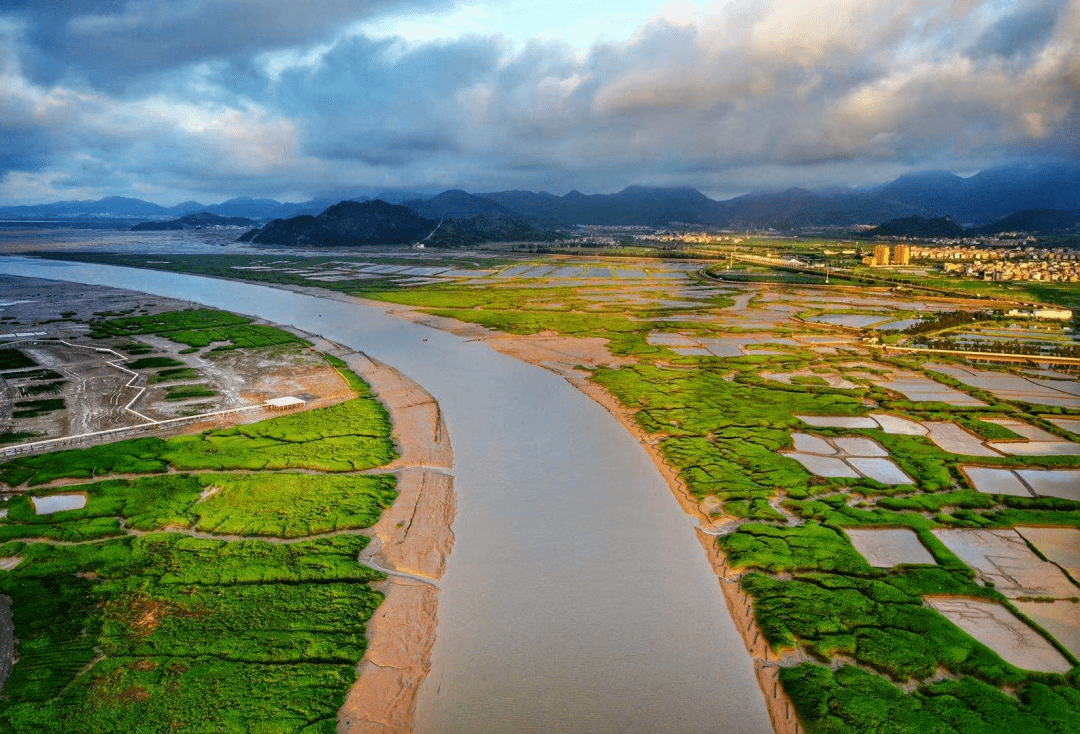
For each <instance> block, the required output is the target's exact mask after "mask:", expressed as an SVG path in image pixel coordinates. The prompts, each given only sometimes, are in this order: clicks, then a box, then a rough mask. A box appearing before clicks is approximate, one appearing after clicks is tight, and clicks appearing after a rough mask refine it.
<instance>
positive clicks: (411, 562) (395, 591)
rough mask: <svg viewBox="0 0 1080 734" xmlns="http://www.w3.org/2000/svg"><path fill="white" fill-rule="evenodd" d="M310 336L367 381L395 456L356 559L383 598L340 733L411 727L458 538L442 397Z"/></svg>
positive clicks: (369, 629) (371, 624) (340, 720)
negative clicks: (384, 495) (383, 500)
mask: <svg viewBox="0 0 1080 734" xmlns="http://www.w3.org/2000/svg"><path fill="white" fill-rule="evenodd" d="M313 342H315V346H316V348H317V349H319V350H320V351H323V352H326V353H328V354H332V355H334V356H336V357H338V358H340V359H342V360H344V361H345V363H346V364H347V365H348V366H349V368H350V369H352V370H353V371H354V372H356V373H357V374H359V375H360V376H362V377H363V378H364V379H365V380H366V381H367V382H368V384H369V385H371V387H372V390H373V391H374V392H375V395H376V397H378V399H379V400H380V401H381V402H382V403H383V405H384V406H385V407H386V409H387V412H389V414H390V419H391V421H392V423H393V434H392V435H393V438H394V443H395V446H396V448H397V451H398V454H399V457H398V458H397V459H396V460H395V461H394V462H392V463H391V464H389V465H387V466H386V467H383V468H384V469H386V470H389V471H393V472H394V473H395V474H396V475H397V478H398V481H397V491H398V497H397V499H396V500H395V501H394V504H393V505H392V506H391V507H389V508H388V509H387V510H386V511H385V512H383V514H382V516H381V517H380V518H379V521H378V522H377V523H376V524H375V525H374V526H372V527H371V528H370V529H369V530H368V531H367V534H368V535H370V536H371V538H372V542H371V543H370V544H369V545H368V547H367V548H365V549H364V552H363V553H362V554H361V556H360V559H359V560H360V562H361V563H369V564H370V565H372V566H375V567H377V568H380V569H385V570H386V572H387V575H388V578H387V579H386V580H385V581H383V582H381V583H380V584H379V585H378V586H377V588H378V589H379V590H380V591H381V592H382V593H384V594H385V595H386V598H385V599H384V600H383V603H382V604H380V605H379V608H378V609H377V610H376V611H375V614H374V615H373V616H372V618H371V619H370V620H369V621H368V625H367V640H368V646H367V650H366V651H365V653H364V658H363V660H361V661H360V663H359V665H358V666H357V680H356V682H355V683H354V684H353V686H352V688H351V689H350V690H349V693H348V695H347V696H346V698H345V704H344V705H343V706H342V707H341V709H340V710H339V711H338V731H339V732H348V734H381V733H383V734H384V733H386V732H411V731H412V730H413V717H414V715H415V711H416V696H417V693H418V692H419V689H420V684H421V683H422V682H423V681H424V678H425V677H426V676H427V674H428V671H430V669H431V649H432V646H433V645H434V644H435V635H436V631H437V628H438V625H437V622H438V619H437V614H438V599H439V590H438V587H437V586H436V585H435V583H434V582H436V581H437V580H438V579H439V578H441V577H442V575H443V571H444V569H445V567H446V557H447V556H448V555H449V554H450V549H451V548H452V547H453V544H454V534H453V531H452V530H451V525H452V524H453V521H454V513H455V496H454V480H453V477H452V476H451V475H450V474H449V473H448V472H449V470H450V469H451V468H452V466H453V450H452V448H451V446H450V439H449V436H448V435H447V432H446V425H445V423H444V422H443V418H442V414H441V412H440V410H439V405H438V403H437V402H436V401H435V399H434V398H433V397H432V396H431V395H430V394H429V393H428V392H427V391H426V390H424V389H423V388H422V387H420V385H418V384H417V383H415V382H414V381H412V380H410V379H409V378H407V377H405V376H404V375H402V374H401V373H400V372H398V371H397V370H395V369H393V368H392V367H389V366H387V365H385V364H383V363H381V362H378V361H376V360H373V359H371V358H369V357H367V356H366V355H364V354H361V353H358V352H353V351H351V350H348V349H345V348H344V347H341V346H339V345H337V344H333V343H332V342H328V341H326V340H324V339H322V338H319V337H316V338H314V339H313ZM399 574H400V575H399Z"/></svg>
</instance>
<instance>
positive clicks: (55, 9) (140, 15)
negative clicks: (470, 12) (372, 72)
mask: <svg viewBox="0 0 1080 734" xmlns="http://www.w3.org/2000/svg"><path fill="white" fill-rule="evenodd" d="M441 4H444V3H442V2H440V1H439V0H306V2H294V1H291V0H186V1H185V2H167V3H163V2H156V1H155V0H80V1H79V2H77V3H66V2H35V1H34V0H21V1H19V2H15V3H7V4H6V9H7V11H8V13H7V14H8V15H9V17H12V18H15V19H18V20H19V21H20V22H21V23H22V24H23V26H24V28H25V32H26V33H25V42H26V49H27V54H26V56H27V58H26V62H27V63H26V68H27V71H28V73H29V74H30V76H31V77H32V78H34V79H35V80H36V81H39V82H43V83H46V84H51V83H56V82H60V81H70V80H72V79H77V80H81V81H85V82H88V83H90V84H92V85H94V86H96V87H99V88H105V89H111V90H120V89H124V88H125V86H126V85H127V84H129V83H130V82H131V81H132V80H133V79H137V78H140V77H143V76H145V75H147V74H153V73H159V72H167V71H170V70H174V69H177V68H179V67H183V66H185V65H187V64H192V63H198V62H202V61H207V60H213V59H223V58H244V57H248V56H251V55H254V54H257V53H259V52H262V51H267V50H273V49H280V48H284V47H290V46H296V45H302V44H306V43H310V42H313V41H316V40H320V39H325V38H327V37H330V36H333V35H334V34H336V33H337V32H339V31H340V30H341V29H342V28H343V27H345V26H347V25H348V24H350V23H352V22H356V21H359V20H363V19H369V18H372V17H378V16H379V15H381V14H385V13H390V12H405V11H410V10H415V9H417V8H431V7H438V6H439V5H441Z"/></svg>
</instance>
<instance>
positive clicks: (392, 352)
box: [0, 257, 772, 734]
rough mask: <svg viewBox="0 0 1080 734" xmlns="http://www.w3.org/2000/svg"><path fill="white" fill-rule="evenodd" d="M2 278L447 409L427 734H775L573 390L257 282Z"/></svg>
mask: <svg viewBox="0 0 1080 734" xmlns="http://www.w3.org/2000/svg"><path fill="white" fill-rule="evenodd" d="M0 272H3V273H6V274H10V275H23V276H28V277H37V278H48V279H53V280H66V281H74V282H78V283H87V284H97V285H105V286H113V287H118V288H126V289H130V290H136V291H142V292H146V293H152V294H156V295H161V296H168V297H172V298H182V299H187V300H191V301H195V302H198V303H202V304H206V305H209V306H214V307H217V308H223V309H227V310H230V311H236V312H239V313H244V314H249V315H254V316H259V317H262V318H265V319H268V320H270V321H274V322H277V323H281V324H291V325H294V326H296V327H299V328H301V329H304V330H307V331H309V332H313V333H317V334H321V335H323V336H325V337H327V338H329V339H332V340H334V341H337V342H339V343H342V344H345V345H347V346H349V347H351V348H354V349H358V350H362V351H364V352H366V353H368V354H369V355H371V356H372V357H375V358H376V359H379V360H381V361H383V362H386V363H387V364H390V365H392V366H393V367H396V368H397V369H399V370H401V371H402V372H403V373H405V374H406V375H408V376H409V377H411V378H412V379H414V380H416V381H417V382H419V383H420V384H421V385H423V386H424V387H425V388H426V389H427V390H428V391H429V392H430V393H431V394H432V395H433V396H434V397H435V398H436V399H437V400H438V401H439V403H440V405H441V406H442V411H443V415H444V417H445V419H446V422H447V426H448V428H449V433H450V437H451V440H452V442H453V446H454V454H455V468H454V475H455V490H456V492H457V496H458V512H457V519H456V521H455V524H454V532H455V534H456V541H455V545H454V550H453V553H452V555H451V556H450V559H449V564H448V568H447V572H446V575H445V576H444V577H443V579H442V580H441V581H440V582H439V587H440V589H441V593H440V599H439V630H438V639H437V642H436V645H435V650H434V653H433V664H432V671H431V674H430V675H429V676H428V679H427V681H426V682H425V683H424V685H423V687H422V689H421V693H420V700H419V704H418V712H417V731H418V732H421V734H435V733H436V732H438V733H443V732H461V733H463V734H483V733H485V732H492V733H495V732H499V733H503V732H507V733H508V732H604V733H606V732H620V733H631V732H657V731H670V732H680V733H682V734H687V733H690V732H726V733H727V734H739V733H741V732H747V733H749V732H754V733H757V732H769V731H771V730H772V727H771V725H770V723H769V719H768V714H767V713H766V710H765V704H764V700H763V697H762V694H761V692H760V689H759V688H758V685H757V682H756V680H755V677H754V674H753V669H752V666H751V662H750V658H749V656H748V655H747V653H746V650H745V648H744V646H743V643H742V640H741V638H740V637H739V635H738V632H737V631H736V629H735V626H734V623H733V622H732V621H731V618H730V616H729V614H728V611H727V608H726V606H725V603H724V600H723V596H722V594H721V591H720V588H719V584H718V581H717V579H716V577H715V575H714V573H713V572H712V570H711V568H710V567H709V564H708V561H707V559H706V557H705V554H704V552H703V551H702V549H701V546H700V545H699V543H698V541H697V539H696V538H695V535H694V527H693V522H692V521H691V519H690V518H688V517H687V516H686V515H685V514H684V513H683V511H682V509H681V508H680V507H679V505H678V503H677V502H676V501H675V499H674V498H673V497H672V496H671V493H670V491H669V490H668V488H667V486H666V485H665V483H664V482H663V480H662V478H661V477H660V475H659V473H658V472H657V470H656V468H655V467H654V466H653V465H652V463H651V462H650V461H649V459H648V457H647V456H646V454H645V452H644V451H643V450H642V448H641V447H640V446H639V445H638V443H637V442H636V440H635V439H634V438H633V437H632V436H631V435H630V434H629V433H628V432H627V431H626V430H625V429H623V428H622V427H621V426H620V425H619V424H618V422H617V421H616V420H615V419H614V418H613V417H612V416H611V415H609V414H608V413H607V412H606V411H605V410H604V409H603V408H601V407H600V406H599V405H597V404H596V403H594V402H593V401H592V400H590V399H589V398H587V397H586V396H585V395H583V394H582V393H580V392H579V391H578V390H576V389H575V388H573V387H572V386H571V385H570V384H569V383H567V382H566V381H565V380H563V379H562V378H560V377H558V376H556V375H554V374H552V373H550V372H547V371H545V370H543V369H540V368H538V367H534V366H532V365H529V364H525V363H523V362H519V361H517V360H515V359H512V358H510V357H507V356H504V355H502V354H499V353H497V352H495V351H494V350H492V349H490V348H489V347H487V346H486V345H484V344H481V343H479V342H470V341H467V340H465V339H462V338H460V337H457V336H454V335H451V334H447V333H444V332H440V331H436V330H433V329H430V328H427V327H424V326H420V325H417V324H412V323H409V322H407V321H403V320H401V319H396V318H394V317H391V316H388V315H387V314H385V313H384V312H383V311H382V310H381V309H378V308H372V307H367V306H363V305H359V304H352V303H346V302H342V301H337V300H331V299H324V298H318V297H315V296H309V295H301V294H297V293H292V292H288V291H284V290H278V289H273V288H267V287H263V286H258V285H253V284H248V283H234V282H228V281H222V280H215V279H208V278H200V277H196V276H187V275H177V274H170V273H160V272H150V271H140V270H134V269H128V268H118V267H111V266H101V265H86V264H81V263H62V262H53V261H40V260H33V259H28V258H21V257H3V258H0Z"/></svg>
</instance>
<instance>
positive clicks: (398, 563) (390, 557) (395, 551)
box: [360, 468, 455, 581]
mask: <svg viewBox="0 0 1080 734" xmlns="http://www.w3.org/2000/svg"><path fill="white" fill-rule="evenodd" d="M397 491H398V498H397V499H396V500H395V501H394V504H393V506H391V507H390V508H389V509H387V510H386V511H385V512H383V514H382V517H380V518H379V521H378V522H377V523H375V525H374V526H372V528H371V530H370V534H371V536H372V542H371V544H370V545H369V546H368V547H367V548H365V549H364V552H363V554H362V555H361V557H360V560H361V562H363V561H364V560H365V559H367V558H370V559H372V560H373V561H375V563H376V564H377V565H379V566H381V567H383V568H389V569H394V570H396V571H403V572H405V573H411V574H414V575H416V576H423V577H424V578H428V579H431V580H432V581H437V580H438V579H440V578H442V575H443V571H444V570H445V569H446V557H447V556H448V555H450V549H451V548H452V547H453V545H454V532H453V530H451V529H450V525H451V523H453V521H454V506H455V502H454V499H455V495H454V479H453V477H451V476H449V475H447V474H441V473H438V472H433V471H428V470H426V469H419V468H413V469H405V470H403V471H402V472H401V473H400V474H399V475H398V483H397Z"/></svg>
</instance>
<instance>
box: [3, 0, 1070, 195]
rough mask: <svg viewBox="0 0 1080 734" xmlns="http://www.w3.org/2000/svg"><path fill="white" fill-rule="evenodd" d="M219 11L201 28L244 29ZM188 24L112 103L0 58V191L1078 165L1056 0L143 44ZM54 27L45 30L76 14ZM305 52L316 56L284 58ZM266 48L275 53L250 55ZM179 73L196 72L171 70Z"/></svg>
mask: <svg viewBox="0 0 1080 734" xmlns="http://www.w3.org/2000/svg"><path fill="white" fill-rule="evenodd" d="M248 5H249V6H250V5H252V3H248ZM259 5H260V6H266V3H261V4H259ZM232 6H233V7H234V10H233V11H232V15H230V16H229V18H224V19H221V20H219V21H218V23H217V25H216V26H215V30H214V33H212V34H211V35H215V34H218V29H219V28H224V29H228V28H236V27H237V26H239V25H243V24H244V22H243V20H242V19H241V18H240V16H239V15H237V13H239V11H237V10H235V8H236V7H241V6H238V5H236V4H235V3H233V4H232ZM84 7H85V6H84ZM135 7H136V6H135V5H132V4H124V5H123V6H122V7H120V6H116V5H113V6H112V7H111V8H110V7H109V6H108V5H107V4H105V5H102V6H101V7H99V8H98V9H97V10H95V11H93V13H90V12H89V11H87V14H88V15H95V14H96V16H100V17H103V18H107V19H109V20H108V21H107V22H104V21H103V23H104V27H107V28H111V29H112V30H108V31H101V32H99V33H98V34H97V35H96V36H95V37H96V38H98V39H99V41H98V42H99V43H104V40H101V39H105V38H116V37H118V36H117V34H118V33H119V32H118V31H117V30H116V28H117V27H119V26H118V24H120V23H121V20H120V19H122V18H128V17H129V16H130V17H134V16H133V15H132V14H133V13H134V12H135V11H134V10H133V8H135ZM185 7H187V6H185ZM193 7H196V6H193ZM213 7H217V4H216V3H215V4H214V5H211V4H207V3H203V4H199V5H197V9H198V13H197V14H196V15H197V16H198V17H200V18H204V19H207V18H211V17H213V16H214V14H213V13H212V12H210V9H212V8H213ZM365 7H368V8H369V9H371V8H374V6H373V5H369V6H365ZM380 7H387V6H380ZM323 10H325V11H326V12H325V13H324V14H323V15H324V16H332V15H333V13H334V12H335V11H336V12H340V13H342V14H347V12H346V10H344V9H342V6H341V5H339V4H336V3H327V4H326V5H325V6H324V7H323ZM25 12H26V13H29V12H31V11H29V10H27V11H25ZM184 12H189V11H184ZM190 12H195V11H190ZM305 12H306V13H307V14H308V15H318V12H314V11H305ZM40 17H44V16H40ZM193 17H195V16H190V17H189V16H188V15H184V14H183V13H181V12H180V11H176V12H175V13H173V14H172V15H169V16H168V17H167V18H166V20H165V21H161V22H158V21H155V22H154V23H151V24H150V25H148V26H147V28H150V30H149V31H147V32H146V33H147V36H146V39H143V38H142V37H141V36H140V37H139V38H137V39H135V40H131V41H126V42H125V43H120V44H119V46H118V48H120V52H119V53H118V56H119V57H120V58H130V57H131V55H132V54H135V53H136V52H135V51H133V50H131V49H135V48H137V47H139V44H143V43H149V42H150V41H149V40H147V39H153V38H157V39H161V40H162V43H163V44H164V51H163V52H162V54H161V58H160V59H157V60H156V62H155V63H156V64H157V68H160V69H161V70H163V71H162V73H158V74H157V75H149V76H148V75H145V74H144V75H143V76H142V77H141V79H140V80H139V81H138V83H137V84H136V85H130V86H128V87H127V88H126V91H125V92H124V93H123V94H116V93H113V92H110V91H108V90H107V89H103V88H102V87H100V86H97V85H96V84H94V83H91V82H85V83H77V82H75V81H70V80H69V81H67V82H64V83H57V84H45V83H41V82H40V81H39V82H35V81H34V80H33V79H28V78H27V77H26V74H25V62H26V58H27V57H26V53H27V52H26V51H25V43H23V45H21V46H19V45H18V44H9V45H8V48H9V50H8V51H7V52H5V51H4V50H3V45H2V44H0V61H3V66H2V67H0V90H2V91H3V92H4V93H3V94H0V142H4V141H8V140H14V141H16V143H15V146H16V148H17V149H18V151H17V153H15V154H14V155H12V156H10V158H11V160H10V161H5V162H2V163H0V165H6V166H7V168H8V169H9V170H14V171H15V172H14V173H9V174H8V175H7V176H5V177H4V178H3V179H2V182H0V198H4V197H8V198H10V197H14V196H22V197H29V196H31V195H35V196H36V195H37V192H39V191H43V190H49V187H50V186H52V187H53V188H54V189H55V188H58V187H59V186H61V185H65V186H74V187H76V188H77V187H78V186H79V185H81V186H83V189H84V190H85V191H86V192H87V193H88V195H89V194H90V193H97V192H102V193H105V192H108V193H118V192H120V193H123V192H127V193H130V192H131V187H133V186H135V185H136V184H139V185H143V186H153V187H155V188H156V189H159V190H163V191H176V192H184V193H183V194H181V193H177V194H176V195H175V197H174V198H178V197H180V196H184V197H188V196H190V195H195V194H198V195H199V196H201V197H203V198H212V197H213V194H214V193H216V192H221V193H225V194H230V195H231V194H233V193H237V192H240V191H243V192H256V193H257V192H262V193H266V194H271V195H276V194H278V193H279V192H282V191H301V192H304V194H305V195H314V194H318V193H321V192H323V191H328V190H335V189H348V188H350V187H358V186H366V185H372V186H396V185H401V186H429V187H433V188H437V187H446V188H450V187H457V186H462V187H465V188H470V189H473V190H493V189H497V188H530V189H540V188H549V189H553V190H563V191H565V190H568V189H570V188H580V189H583V190H608V191H610V190H614V189H618V188H621V187H622V186H624V185H626V184H628V183H633V182H641V183H659V184H690V185H697V186H701V187H703V188H705V189H707V190H710V191H713V192H718V193H721V192H723V193H737V192H738V191H739V190H746V189H749V188H760V187H768V186H776V185H791V184H793V183H814V184H822V183H830V182H833V183H849V182H859V181H860V180H868V179H870V178H874V177H878V178H881V177H883V176H885V175H895V174H896V173H899V172H901V171H902V170H904V169H906V168H911V167H915V168H927V167H942V168H948V167H960V168H962V169H964V170H972V169H973V168H978V167H982V166H984V165H988V164H993V163H996V162H1001V161H1007V160H1010V159H1016V158H1020V157H1032V156H1057V157H1069V158H1074V159H1075V158H1078V157H1080V150H1078V145H1080V143H1078V141H1080V125H1078V119H1080V0H1049V1H1048V2H1046V3H1043V4H1039V5H1037V6H1036V5H1031V4H1027V5H1022V6H1018V9H1017V10H1015V11H1011V14H1009V13H1006V14H1005V15H1002V13H1001V12H1000V11H999V10H998V8H997V5H996V4H995V3H992V2H990V1H989V0H987V1H986V2H978V1H977V0H952V1H946V2H942V1H941V0H889V2H885V1H884V0H883V1H882V2H873V1H872V0H822V1H821V2H817V3H809V2H807V3H804V2H798V3H796V2H791V1H790V0H771V1H769V2H760V3H750V2H744V3H741V4H737V5H731V4H725V5H722V6H718V7H717V9H716V10H715V11H714V12H713V13H712V14H708V13H706V14H699V15H698V16H696V17H694V18H692V19H689V20H683V21H674V22H669V21H665V20H663V19H656V20H654V21H653V22H651V23H649V24H647V25H646V26H644V27H643V28H641V29H639V31H638V32H637V34H636V35H635V36H634V37H633V38H632V39H630V40H629V41H625V42H612V43H598V44H595V45H593V46H592V47H591V48H589V49H585V50H583V49H577V48H573V47H571V46H570V45H568V44H566V43H562V42H557V41H535V40H534V41H529V42H525V43H523V44H522V43H520V42H515V41H514V40H513V39H509V38H505V37H501V36H498V35H489V36H468V35H466V36H462V37H458V38H454V39H442V40H436V41H426V42H406V41H404V40H403V39H400V38H396V37H383V38H378V39H376V38H369V37H364V36H360V35H356V34H355V33H354V34H352V35H350V34H342V33H338V32H336V31H335V30H334V27H333V24H332V23H330V22H329V21H327V22H325V23H324V22H322V21H321V20H320V21H319V22H316V21H313V20H310V19H298V20H297V22H296V27H295V28H286V27H285V25H287V24H285V23H284V21H282V20H281V19H280V18H277V19H274V20H272V21H266V22H265V23H263V25H261V26H260V25H258V23H261V22H262V21H258V22H256V26H257V27H256V28H255V29H250V28H249V29H247V31H246V34H247V35H243V36H242V37H240V38H239V40H235V41H234V42H233V41H230V42H226V41H227V39H226V38H225V36H227V35H228V34H227V33H224V32H222V34H221V36H220V37H214V38H210V39H201V40H197V42H195V43H194V45H193V46H192V47H191V48H181V47H180V45H179V44H177V45H170V43H166V42H165V40H164V36H165V35H166V33H165V30H163V29H165V28H166V27H168V28H172V29H182V28H185V27H186V26H185V25H184V24H185V23H193V22H195V21H194V20H192V18H193ZM350 17H352V16H351V15H350ZM64 18H66V20H64ZM76 20H78V22H75V21H76ZM60 21H62V24H66V26H69V28H68V29H67V30H65V31H63V33H64V34H70V33H73V32H75V31H73V30H71V29H72V28H74V29H76V30H78V29H80V28H82V27H83V26H81V25H80V23H81V24H83V25H85V23H87V22H88V21H85V20H79V19H73V18H72V17H69V16H63V17H62V18H61V19H60ZM60 21H58V22H60ZM95 22H97V21H95ZM140 22H141V21H140ZM253 22H255V21H253ZM140 27H141V26H140ZM151 31H152V32H151ZM5 32H6V33H8V34H16V36H13V37H17V34H18V32H19V31H18V29H15V30H12V29H11V28H8V29H7V30H6V31H5V30H4V28H3V26H0V41H2V40H3V34H4V33H5ZM79 32H83V31H79ZM61 35H62V34H58V35H57V36H56V38H60V37H61ZM315 37H318V38H331V37H332V40H331V41H327V42H326V43H325V44H323V45H319V46H318V47H316V46H313V45H312V44H310V43H307V44H305V43H303V42H302V40H303V39H310V38H315ZM259 39H262V40H259ZM56 42H57V43H58V41H56ZM290 44H291V45H290ZM275 46H280V47H285V46H289V48H288V49H287V50H286V52H285V53H282V54H278V55H275V56H273V57H272V58H271V57H267V56H265V55H260V54H259V53H256V52H257V51H258V52H262V51H265V50H266V49H269V48H272V47H275ZM16 47H18V48H20V49H22V52H21V55H19V54H17V53H16V51H13V50H10V49H12V48H16ZM5 53H6V54H7V55H6V56H5ZM80 53H87V52H86V51H85V49H84V50H83V52H80ZM139 53H142V52H141V51H140V52H139ZM77 58H81V57H80V56H79V54H76V53H74V52H71V54H69V56H68V57H64V58H63V59H62V60H63V62H64V63H65V64H70V65H72V67H73V68H82V69H83V72H82V78H84V79H89V78H90V76H91V75H92V74H101V73H104V72H105V71H106V70H108V69H109V68H111V66H116V65H118V64H119V62H117V61H115V60H110V61H108V62H105V61H97V62H95V63H94V64H86V65H85V66H80V64H81V63H82V62H76V61H75V60H74V59H77ZM5 59H6V60H5ZM199 59H213V60H214V61H213V63H209V64H201V65H199V66H198V67H194V66H192V65H191V62H192V61H195V60H199ZM87 69H90V71H87ZM143 71H146V69H144V70H143ZM3 135H6V136H7V137H6V138H5V137H2V136H3ZM21 135H25V141H26V142H25V145H21V144H19V142H18V141H19V140H20V139H21V138H20V136H21ZM44 159H47V160H48V161H50V163H48V165H45V166H40V165H38V161H40V160H44ZM882 172H887V173H884V174H883V173H882ZM125 187H127V188H125ZM26 192H30V193H26ZM201 192H210V193H207V194H205V195H204V194H203V193H201ZM151 198H152V197H151Z"/></svg>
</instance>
